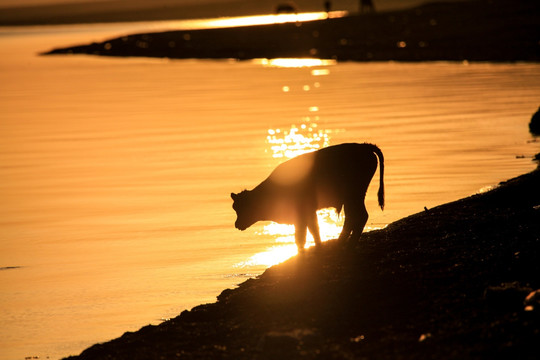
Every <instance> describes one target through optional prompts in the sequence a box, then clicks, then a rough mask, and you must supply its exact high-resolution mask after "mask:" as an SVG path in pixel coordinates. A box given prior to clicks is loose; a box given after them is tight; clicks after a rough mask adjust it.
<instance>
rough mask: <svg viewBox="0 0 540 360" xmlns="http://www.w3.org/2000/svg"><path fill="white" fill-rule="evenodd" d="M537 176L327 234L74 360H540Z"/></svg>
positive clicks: (538, 173) (539, 170) (536, 173)
mask: <svg viewBox="0 0 540 360" xmlns="http://www.w3.org/2000/svg"><path fill="white" fill-rule="evenodd" d="M537 158H538V156H537ZM539 184H540V168H537V169H536V170H534V171H532V172H530V173H528V174H525V175H522V176H519V177H516V178H513V179H510V180H508V181H505V182H502V183H501V184H500V185H499V186H498V187H496V188H495V189H493V190H491V191H488V192H486V193H483V194H478V195H473V196H471V197H467V198H464V199H461V200H458V201H455V202H451V203H448V204H444V205H440V206H437V207H435V208H432V209H428V210H426V211H424V212H421V213H418V214H415V215H411V216H409V217H406V218H404V219H402V220H399V221H396V222H394V223H392V224H390V225H389V226H388V227H387V228H386V229H383V230H378V231H373V232H369V233H365V234H363V235H362V237H361V239H360V242H359V243H357V244H355V246H352V247H348V248H343V247H342V246H341V245H340V244H338V243H337V242H336V241H334V240H331V241H328V242H326V243H324V245H323V246H322V248H321V249H315V248H310V249H308V251H306V254H305V255H303V256H296V257H294V258H292V259H290V260H288V261H286V262H284V263H282V264H279V265H276V266H273V267H271V268H269V269H267V270H266V271H265V272H264V273H263V274H262V275H260V276H259V277H258V278H255V279H249V280H247V281H245V282H244V283H242V284H240V285H239V286H238V287H237V288H236V289H234V290H231V289H227V290H224V291H223V292H222V293H221V294H220V295H219V296H218V297H217V302H215V303H212V304H206V305H200V306H197V307H195V308H193V309H192V310H190V311H187V310H186V311H184V312H182V313H181V314H180V315H179V316H178V317H176V318H174V319H171V320H168V321H166V322H164V323H162V324H160V325H149V326H146V327H143V328H142V329H140V330H139V331H137V332H128V333H125V334H124V335H123V336H122V337H120V338H118V339H115V340H112V341H110V342H107V343H104V344H97V345H94V346H92V347H90V348H88V349H86V350H85V351H83V352H82V353H81V355H79V356H78V357H70V359H81V360H83V359H102V358H111V359H143V358H144V359H159V358H183V359H200V358H212V359H272V358H287V359H319V358H320V359H328V358H335V359H342V358H377V359H395V358H405V359H409V358H410V359H412V358H437V359H453V358H458V357H459V358H465V359H467V358H522V359H533V358H535V355H536V354H537V344H538V341H539V340H540V290H539V289H540V275H539V274H540V262H539V261H538V259H539V258H540V222H538V219H539V218H540V186H539ZM535 291H536V293H535ZM534 294H536V295H534ZM533 295H534V296H533Z"/></svg>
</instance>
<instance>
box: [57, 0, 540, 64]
mask: <svg viewBox="0 0 540 360" xmlns="http://www.w3.org/2000/svg"><path fill="white" fill-rule="evenodd" d="M539 23H540V3H538V2H536V1H532V0H520V1H513V0H476V1H466V2H460V3H433V4H427V5H423V6H419V7H416V8H413V9H407V10H400V11H392V12H381V13H375V14H367V15H352V16H348V17H344V18H339V19H328V20H321V21H312V22H305V23H288V24H276V25H265V26H250V27H237V28H228V29H207V30H196V31H193V30H191V31H170V32H163V33H151V34H136V35H131V36H124V37H121V38H117V39H110V40H107V41H104V42H102V43H92V44H85V45H81V46H74V47H69V48H62V49H55V50H53V51H51V52H49V53H48V54H94V55H106V56H146V57H168V58H175V59H184V58H214V59H215V58H220V59H223V58H235V59H253V58H281V57H318V58H325V59H337V60H341V61H347V60H352V61H388V60H397V61H435V60H449V61H463V60H468V61H539V60H540V43H539V40H540V27H538V24H539Z"/></svg>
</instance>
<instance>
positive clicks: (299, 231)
mask: <svg viewBox="0 0 540 360" xmlns="http://www.w3.org/2000/svg"><path fill="white" fill-rule="evenodd" d="M306 230H307V226H306V224H305V223H298V224H294V238H295V241H296V246H297V247H298V253H302V252H304V246H305V245H306Z"/></svg>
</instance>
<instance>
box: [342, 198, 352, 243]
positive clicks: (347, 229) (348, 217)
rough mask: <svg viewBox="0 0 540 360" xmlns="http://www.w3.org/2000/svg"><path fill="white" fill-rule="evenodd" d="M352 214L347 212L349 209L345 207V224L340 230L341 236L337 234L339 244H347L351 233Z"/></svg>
mask: <svg viewBox="0 0 540 360" xmlns="http://www.w3.org/2000/svg"><path fill="white" fill-rule="evenodd" d="M353 224H354V219H353V213H352V211H350V210H349V207H348V206H347V205H345V222H344V223H343V228H342V229H341V234H339V238H338V241H339V242H341V243H345V242H347V240H349V237H350V236H351V232H352V231H353Z"/></svg>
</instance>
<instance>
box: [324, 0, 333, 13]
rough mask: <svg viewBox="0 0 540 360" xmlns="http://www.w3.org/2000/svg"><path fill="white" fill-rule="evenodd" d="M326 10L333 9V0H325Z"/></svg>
mask: <svg viewBox="0 0 540 360" xmlns="http://www.w3.org/2000/svg"><path fill="white" fill-rule="evenodd" d="M324 11H326V12H327V13H329V12H330V11H332V2H331V1H325V2H324Z"/></svg>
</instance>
